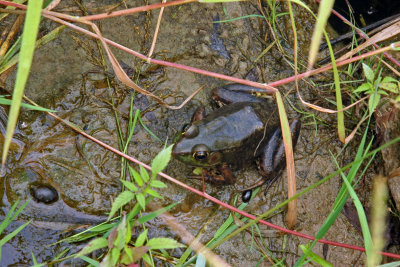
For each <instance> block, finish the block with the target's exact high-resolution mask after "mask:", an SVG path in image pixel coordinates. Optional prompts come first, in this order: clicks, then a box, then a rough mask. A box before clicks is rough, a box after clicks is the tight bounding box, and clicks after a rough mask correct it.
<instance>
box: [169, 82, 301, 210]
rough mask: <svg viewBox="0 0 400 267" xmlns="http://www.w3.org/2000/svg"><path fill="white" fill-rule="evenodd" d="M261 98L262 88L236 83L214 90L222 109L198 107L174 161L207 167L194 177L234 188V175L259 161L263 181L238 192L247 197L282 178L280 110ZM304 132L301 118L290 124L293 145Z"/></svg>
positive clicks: (185, 128)
mask: <svg viewBox="0 0 400 267" xmlns="http://www.w3.org/2000/svg"><path fill="white" fill-rule="evenodd" d="M262 94H264V95H265V90H263V89H260V88H256V87H252V86H248V85H243V84H235V83H234V84H228V85H225V86H222V87H217V88H214V89H213V90H212V98H213V100H214V101H215V102H216V103H217V105H218V106H219V108H218V109H215V110H214V111H212V112H211V113H210V114H206V112H205V108H204V107H202V106H200V107H198V108H197V109H196V111H195V112H194V114H193V116H192V119H191V122H190V123H189V124H186V125H184V126H183V128H182V130H181V131H180V132H179V133H178V134H177V136H176V137H175V138H174V143H175V144H174V146H173V148H172V155H173V157H174V158H176V159H178V160H179V161H181V162H183V163H185V164H188V165H190V166H194V167H201V168H203V171H202V175H197V176H190V178H197V179H203V181H205V182H207V183H210V184H215V185H232V184H235V182H236V176H235V175H234V174H233V171H235V170H239V169H242V168H244V167H247V166H248V165H250V164H251V163H252V162H254V161H255V162H256V163H257V166H258V170H259V173H260V174H261V176H262V177H261V179H259V180H258V181H257V182H255V183H254V184H253V185H251V186H249V187H247V188H245V189H242V190H240V191H242V192H243V195H242V198H243V199H244V198H249V192H251V190H252V189H254V188H257V187H260V186H262V185H263V184H264V183H266V182H267V181H274V180H276V179H277V178H278V177H280V175H281V173H282V170H283V168H284V166H285V162H286V160H285V150H284V144H283V141H282V133H281V127H280V123H279V117H278V111H277V108H276V106H275V105H274V104H273V103H272V101H268V100H267V99H265V98H262V97H259V96H260V95H262ZM300 128H301V122H300V120H299V119H298V118H296V119H294V120H292V121H291V123H290V131H291V135H292V144H293V147H294V146H295V145H296V143H297V140H298V137H299V133H300ZM250 195H251V194H250ZM245 202H247V201H245Z"/></svg>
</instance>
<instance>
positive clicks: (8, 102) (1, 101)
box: [0, 97, 56, 112]
mask: <svg viewBox="0 0 400 267" xmlns="http://www.w3.org/2000/svg"><path fill="white" fill-rule="evenodd" d="M11 102H12V101H11V100H10V99H6V98H1V97H0V104H1V105H11ZM21 107H23V108H27V109H32V110H37V111H47V112H56V111H55V110H52V109H47V108H43V107H40V106H33V105H30V104H25V103H21Z"/></svg>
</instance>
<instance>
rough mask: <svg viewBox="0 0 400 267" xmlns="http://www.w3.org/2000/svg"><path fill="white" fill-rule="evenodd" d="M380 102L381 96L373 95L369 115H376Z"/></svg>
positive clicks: (369, 102) (369, 104)
mask: <svg viewBox="0 0 400 267" xmlns="http://www.w3.org/2000/svg"><path fill="white" fill-rule="evenodd" d="M379 100H381V96H380V95H379V94H371V96H370V97H369V101H368V109H369V114H372V113H374V111H375V109H376V107H377V106H378V104H379Z"/></svg>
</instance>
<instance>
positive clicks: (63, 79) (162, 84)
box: [0, 1, 373, 266]
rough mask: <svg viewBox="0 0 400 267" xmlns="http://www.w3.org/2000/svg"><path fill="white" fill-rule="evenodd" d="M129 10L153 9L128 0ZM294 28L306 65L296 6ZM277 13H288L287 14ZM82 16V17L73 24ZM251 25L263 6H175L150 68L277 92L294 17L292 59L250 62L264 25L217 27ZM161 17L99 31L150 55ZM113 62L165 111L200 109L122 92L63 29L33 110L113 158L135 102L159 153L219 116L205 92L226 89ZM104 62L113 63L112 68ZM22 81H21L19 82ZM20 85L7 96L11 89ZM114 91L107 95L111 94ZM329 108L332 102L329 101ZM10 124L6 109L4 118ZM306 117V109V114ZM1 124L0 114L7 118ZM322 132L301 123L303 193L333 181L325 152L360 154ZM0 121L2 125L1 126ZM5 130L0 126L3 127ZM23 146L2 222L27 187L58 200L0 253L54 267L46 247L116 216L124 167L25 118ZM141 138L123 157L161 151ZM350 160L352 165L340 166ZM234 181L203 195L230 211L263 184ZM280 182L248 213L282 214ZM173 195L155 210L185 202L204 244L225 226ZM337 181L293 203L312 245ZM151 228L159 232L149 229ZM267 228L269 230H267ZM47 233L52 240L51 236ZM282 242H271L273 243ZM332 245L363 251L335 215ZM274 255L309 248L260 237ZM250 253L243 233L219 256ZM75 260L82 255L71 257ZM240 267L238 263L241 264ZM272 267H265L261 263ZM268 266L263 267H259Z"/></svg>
mask: <svg viewBox="0 0 400 267" xmlns="http://www.w3.org/2000/svg"><path fill="white" fill-rule="evenodd" d="M101 2H102V1H96V2H90V1H88V2H87V3H85V6H86V7H87V9H88V10H89V11H90V10H96V8H97V7H100V6H102V5H106V4H110V3H112V4H114V3H116V2H115V1H103V2H104V3H101ZM127 4H128V6H129V7H133V6H140V5H144V4H147V3H144V2H140V1H129V2H128V3H127ZM71 9H76V7H75V5H74V4H73V3H72V2H67V1H66V3H63V6H59V7H58V10H59V11H63V10H71ZM294 9H295V12H298V14H302V15H299V16H296V23H298V24H299V26H298V28H299V29H300V30H299V31H300V32H301V35H300V40H299V41H300V51H301V54H302V56H303V57H304V58H305V57H306V55H307V52H308V51H307V47H308V46H309V40H310V35H311V31H312V25H313V20H312V19H311V18H310V17H308V16H305V15H304V13H305V12H304V11H303V10H300V9H299V8H298V7H295V8H294ZM278 11H279V12H286V11H287V9H286V7H284V6H280V7H278ZM75 14H76V15H78V14H79V15H81V13H75ZM248 14H259V12H258V11H257V7H256V6H255V5H253V4H251V3H250V2H243V3H226V4H199V3H193V4H189V5H183V6H179V7H170V8H167V9H166V10H165V11H164V16H163V18H162V23H161V27H160V33H159V36H158V39H157V45H156V49H155V57H156V58H158V59H164V60H167V61H172V62H177V63H180V64H185V65H188V66H193V67H198V68H202V69H205V70H209V71H214V72H218V73H222V74H226V75H231V76H234V77H240V78H247V79H249V80H254V81H260V82H270V81H275V80H279V79H282V78H286V77H289V76H292V75H293V74H294V73H293V71H292V68H291V66H290V64H289V60H290V57H291V56H290V55H291V54H292V48H291V47H292V43H293V42H292V35H291V30H290V23H289V18H288V17H287V16H282V17H281V18H280V19H279V24H278V27H279V29H280V34H282V36H281V38H282V39H281V45H282V47H283V48H284V50H285V51H286V53H287V56H283V55H282V53H281V52H280V51H278V49H277V48H276V47H273V48H272V49H271V50H270V51H269V52H267V53H266V54H265V55H264V56H263V57H262V58H261V59H260V60H258V61H257V62H255V63H254V61H255V60H256V59H257V57H258V56H259V55H260V53H261V52H262V51H263V50H264V49H265V48H266V47H267V46H268V45H269V44H270V43H271V42H272V41H273V40H272V36H271V34H270V32H269V27H268V25H266V24H265V22H263V21H262V20H260V19H256V18H253V19H241V20H235V21H232V22H229V23H213V22H215V21H218V20H223V19H227V18H235V17H239V16H244V15H248ZM157 16H158V11H151V12H148V13H140V14H135V15H130V16H125V17H120V18H110V19H106V20H103V21H101V22H100V26H101V27H100V28H101V30H102V33H103V35H104V36H105V37H107V38H109V39H111V40H114V41H115V42H117V43H120V44H122V45H124V46H127V47H129V48H131V49H133V50H136V51H139V52H141V53H144V54H146V53H147V52H148V50H149V48H150V45H151V41H152V40H151V38H152V34H153V32H154V28H155V25H156V20H157ZM54 26H55V24H53V23H52V22H49V21H46V20H45V21H44V23H43V26H42V27H43V28H45V29H52V28H53V27H54ZM112 50H113V52H114V53H115V55H116V57H117V58H118V60H119V61H120V62H121V64H122V65H123V66H124V67H125V69H126V71H127V73H128V74H129V75H132V78H133V79H134V80H137V81H138V84H139V85H140V86H142V87H143V88H145V89H146V90H149V91H151V92H153V93H154V94H156V95H159V96H161V97H162V98H164V99H165V101H166V102H167V103H168V104H180V103H181V101H182V100H183V99H184V98H185V97H186V96H188V95H190V94H191V93H192V92H193V91H194V90H195V89H197V88H199V87H201V86H205V89H204V90H203V91H202V92H200V93H199V94H198V95H197V96H196V97H195V98H194V100H192V101H191V102H190V103H189V104H188V105H186V106H185V107H184V108H182V109H181V110H177V111H172V110H168V109H166V108H164V107H161V106H160V105H158V104H157V103H156V102H155V101H153V100H152V99H149V98H147V97H146V96H143V95H134V92H133V91H132V89H130V88H127V87H126V86H124V85H122V84H121V83H120V82H118V81H117V80H116V78H115V76H114V74H113V73H112V69H111V68H110V66H109V64H108V63H106V65H105V66H104V65H102V60H101V55H100V53H99V51H98V46H97V44H96V42H95V41H93V40H92V39H89V38H86V37H85V36H82V35H80V34H78V33H76V32H73V31H71V30H68V29H67V30H65V31H64V32H63V33H62V34H61V35H60V36H59V37H58V38H57V39H56V40H54V41H52V42H50V43H48V44H47V45H46V46H44V47H42V48H40V49H39V50H38V51H37V52H36V53H35V57H34V62H33V66H32V71H31V76H30V77H29V81H28V85H27V87H26V95H27V96H28V97H30V98H31V99H33V100H34V101H36V102H37V103H39V104H41V105H43V106H45V107H47V108H51V109H54V110H56V111H57V115H58V116H60V117H62V118H63V119H66V120H68V121H70V122H72V123H74V124H76V125H78V126H79V127H80V128H82V129H84V130H85V131H86V132H87V133H89V134H91V135H92V136H94V137H96V138H98V139H99V140H101V141H103V142H105V143H107V144H109V145H111V146H113V147H115V148H118V134H119V133H118V130H117V123H116V119H115V114H116V116H117V117H118V119H119V124H120V126H121V129H122V135H123V136H125V134H126V127H127V123H128V118H129V108H130V98H131V96H132V97H134V109H140V110H141V111H142V114H143V122H144V123H145V125H146V126H147V127H148V128H149V129H150V130H151V131H152V132H153V133H155V134H156V135H157V136H158V137H159V138H160V139H161V140H162V141H163V142H164V141H165V140H172V138H173V136H174V135H175V134H176V132H177V130H179V129H181V127H182V125H183V124H184V122H189V121H190V117H191V114H192V113H193V111H194V110H195V109H196V107H197V106H199V105H205V106H206V109H207V110H208V111H210V110H211V109H213V108H214V106H213V104H212V103H211V100H210V98H209V95H210V90H211V89H212V88H215V87H218V86H220V85H222V84H226V83H227V82H225V81H222V80H217V79H214V78H210V77H206V76H201V75H198V74H193V73H190V72H186V71H182V70H176V69H172V68H165V67H161V66H155V65H149V64H146V63H144V62H141V61H140V60H138V59H134V58H133V57H132V56H130V55H127V54H126V53H123V52H121V51H117V50H116V49H113V48H112ZM106 62H107V60H106ZM13 75H15V74H13ZM329 79H330V76H320V77H317V80H319V81H320V82H324V81H325V82H327V81H329ZM13 82H14V77H13V76H11V77H10V78H9V79H8V80H7V83H6V85H5V87H6V88H7V89H9V88H12V85H13ZM108 82H110V88H108V86H107V84H108ZM300 87H301V93H302V94H303V96H304V97H305V98H306V99H308V100H310V101H315V102H318V101H319V100H320V98H321V93H320V92H317V91H318V89H316V88H313V87H312V86H311V84H310V83H307V82H300ZM291 89H293V84H289V85H287V86H283V87H281V88H280V90H282V92H283V93H284V94H286V93H288V100H290V103H292V104H293V105H294V106H295V107H297V108H298V109H299V110H302V109H304V110H305V108H304V107H302V106H301V104H300V103H299V101H298V99H297V97H296V95H295V94H294V91H293V90H291ZM327 97H333V94H332V95H331V96H327ZM286 103H287V104H288V105H287V111H288V113H289V117H292V118H293V117H298V116H299V114H298V113H296V112H295V111H294V110H293V109H292V108H291V106H290V105H289V101H287V102H286ZM0 111H1V114H3V115H2V116H3V118H5V117H4V116H5V115H4V110H3V109H0ZM305 111H307V110H305ZM1 114H0V115H1ZM318 116H320V117H319V119H320V121H321V124H320V125H319V126H318V129H316V128H315V127H314V126H313V125H312V120H311V119H309V118H307V117H306V116H304V117H303V118H302V120H303V125H304V126H303V128H302V130H301V134H300V138H299V141H298V144H297V147H296V153H295V165H296V176H297V177H296V178H297V189H298V190H302V189H305V188H306V187H308V186H309V185H311V184H313V183H315V182H317V181H319V180H320V179H321V178H323V177H325V176H326V175H328V174H330V173H332V172H333V171H335V170H336V168H335V164H334V163H333V162H332V160H331V155H330V152H332V153H333V154H334V155H337V156H339V161H340V164H346V163H348V162H349V161H351V159H352V155H353V153H354V148H343V145H342V144H341V143H340V142H339V141H336V140H337V138H336V131H335V118H334V117H329V116H326V115H320V114H318ZM0 118H1V117H0ZM0 124H1V123H0ZM18 127H19V130H18V135H16V136H15V140H14V142H13V144H14V145H13V147H12V148H13V149H12V151H11V155H10V157H9V160H8V162H7V169H6V172H5V173H3V177H2V178H3V179H2V181H3V183H2V184H1V187H0V190H1V193H2V196H3V197H2V212H3V213H6V212H7V210H8V209H9V207H10V204H12V203H14V202H15V201H16V200H17V199H18V198H20V199H22V201H24V200H26V199H27V198H29V197H30V196H31V191H30V187H31V186H32V184H34V185H36V184H42V185H45V186H51V187H53V188H55V189H56V190H57V192H58V194H59V199H58V201H56V202H55V203H47V204H46V203H42V202H36V201H34V200H31V202H30V203H29V204H28V206H27V209H26V210H24V211H23V214H22V215H21V216H20V217H19V220H20V221H18V222H16V223H15V224H13V225H12V227H11V228H10V229H7V230H8V231H9V232H10V231H12V230H13V229H15V227H17V226H18V225H20V222H21V221H26V220H29V219H32V220H34V223H33V224H32V226H29V227H28V228H26V229H25V230H24V231H23V232H22V233H21V234H20V235H21V237H19V238H16V239H14V240H12V241H11V242H10V243H9V244H7V245H6V247H4V248H3V255H5V254H4V253H7V255H8V256H7V257H3V258H2V262H1V264H0V265H1V266H7V265H13V264H14V265H16V264H22V265H26V264H32V261H31V258H30V250H31V249H32V251H33V253H34V254H35V256H36V258H37V259H38V261H39V262H42V261H48V260H51V259H52V258H53V257H54V256H55V255H57V253H59V252H60V251H61V248H63V247H62V246H60V245H59V246H52V247H49V248H46V250H44V249H43V250H41V249H38V246H35V247H32V244H33V243H36V244H40V245H39V247H45V246H46V245H48V244H50V243H53V242H54V241H55V240H57V239H59V238H61V237H63V236H65V234H64V233H62V231H61V230H60V229H65V228H67V227H71V226H73V225H77V224H78V225H80V224H96V223H98V222H99V221H101V220H104V216H106V215H107V212H108V211H109V209H110V205H111V200H112V199H113V198H115V196H116V195H117V194H118V192H119V191H120V187H121V185H120V183H119V180H118V179H119V178H120V171H119V170H120V167H121V161H120V159H119V158H118V157H117V156H115V155H114V154H112V153H111V152H108V151H106V150H104V149H103V148H100V147H99V146H97V145H95V144H94V143H92V142H91V141H88V140H85V139H84V138H83V137H81V136H79V135H77V134H76V133H75V132H74V131H72V130H71V129H69V128H67V127H65V126H64V125H62V124H60V123H59V122H58V121H55V120H54V119H52V118H50V117H49V116H46V115H45V114H43V113H39V112H33V111H27V110H23V111H22V112H21V116H20V120H19V123H18ZM163 142H159V141H157V140H156V139H154V138H153V137H151V136H150V135H149V134H148V133H147V132H146V131H145V130H144V129H143V128H142V127H140V126H137V127H136V130H135V134H134V136H133V139H132V141H131V143H130V146H129V149H128V154H129V155H132V156H133V157H135V158H137V159H139V160H141V161H143V162H145V163H150V162H151V160H152V158H153V157H154V156H155V155H156V154H157V152H158V151H160V150H161V148H162V147H163ZM344 155H345V156H344ZM165 172H166V173H168V174H170V175H171V176H173V177H176V178H178V179H179V180H182V181H184V182H185V183H187V184H189V185H191V186H194V187H196V188H201V183H198V182H196V181H193V180H189V179H187V178H186V177H187V175H188V174H189V173H190V172H191V168H189V167H187V166H185V165H183V164H182V163H180V162H177V161H175V160H172V161H171V163H170V164H169V166H168V167H167V169H166V171H165ZM236 176H237V177H238V178H239V179H238V182H237V184H236V185H234V186H225V187H216V186H212V185H207V193H209V194H210V195H212V196H215V197H217V198H218V199H221V200H222V201H225V202H230V201H231V199H232V198H233V197H234V196H235V195H236V194H238V190H237V188H243V187H245V186H246V185H247V186H248V185H251V184H252V183H253V182H254V181H256V180H258V179H259V174H258V172H257V170H256V167H255V165H254V166H251V167H249V168H247V169H244V170H240V171H238V172H236ZM372 176H373V174H371V175H367V176H366V178H365V182H363V183H361V185H360V187H361V191H362V192H364V193H363V194H364V195H363V197H362V198H363V201H365V202H366V203H368V197H369V194H368V191H369V188H370V184H369V180H370V179H371V177H372ZM285 181H286V175H285V173H284V174H283V176H282V179H280V180H279V181H278V182H276V183H275V184H274V185H273V186H272V187H271V188H270V190H269V191H268V193H267V194H266V195H264V194H263V190H261V192H260V194H259V195H258V196H257V197H256V198H255V199H254V200H252V201H251V202H250V204H249V206H248V207H247V208H246V211H248V212H250V213H252V214H255V215H257V214H261V213H263V212H266V211H267V210H269V209H270V208H272V207H274V206H276V205H277V204H279V203H280V202H282V201H283V200H285V198H286V188H287V187H286V182H285ZM166 183H167V185H168V190H160V194H162V196H163V197H164V199H163V200H160V201H158V202H159V204H161V205H163V206H166V205H168V204H171V203H174V202H179V203H180V204H179V205H178V206H176V207H175V208H174V209H173V210H171V213H172V215H173V216H174V217H175V218H176V219H177V220H178V221H179V222H180V223H181V224H183V225H184V226H185V227H186V229H187V230H188V231H189V232H190V233H192V234H193V235H197V233H198V232H199V231H200V229H201V228H202V227H203V226H204V225H205V224H207V231H206V233H205V234H204V235H203V237H202V239H201V240H202V241H204V242H206V241H207V240H209V239H210V238H211V237H212V236H213V234H214V232H215V230H216V229H218V227H219V226H220V225H221V224H222V223H223V222H224V220H225V219H226V218H227V217H228V215H229V212H228V211H226V210H223V209H221V208H218V207H217V206H216V205H214V204H213V203H210V202H209V201H207V200H204V199H202V198H201V197H199V196H197V195H194V194H193V193H191V192H189V191H186V190H184V189H182V188H180V187H178V186H177V185H175V184H172V183H169V182H166ZM341 184H342V183H341V179H340V177H335V178H332V179H331V180H329V181H328V182H327V183H324V184H323V185H321V186H320V187H318V189H317V190H312V191H311V192H309V193H307V194H306V195H304V196H303V197H301V198H300V199H299V200H298V208H299V210H298V214H299V218H298V224H297V226H296V228H295V230H297V231H300V232H303V233H305V234H309V235H315V234H316V233H317V231H318V230H319V227H320V226H321V224H322V223H323V221H324V220H325V218H326V217H327V215H328V214H329V212H330V210H331V207H332V203H333V202H334V200H335V197H336V194H337V192H338V191H339V189H340V186H341ZM284 215H285V212H284V211H282V212H280V213H278V214H276V215H275V216H273V217H272V218H270V219H269V221H271V222H272V223H276V224H278V225H282V226H285V216H284ZM152 226H153V227H152ZM149 228H150V232H151V235H154V236H156V235H158V236H172V237H174V236H175V234H174V233H172V232H171V231H170V230H169V228H168V226H167V224H166V223H165V222H163V221H162V220H161V219H156V220H154V222H152V223H150V224H149ZM260 228H261V229H262V230H263V231H264V230H270V229H266V228H265V227H263V226H260ZM48 229H50V230H48ZM274 236H275V235H274ZM326 238H327V239H331V240H334V241H338V242H344V243H348V244H354V245H359V246H362V245H363V241H362V237H361V235H360V233H359V232H357V230H356V229H355V228H354V227H353V226H352V225H351V224H350V223H349V222H348V221H347V219H346V218H345V217H344V216H342V215H340V216H339V218H338V220H337V221H336V223H335V224H334V225H333V227H332V228H331V230H330V231H329V232H328V234H327V235H326ZM265 242H266V244H267V246H268V248H269V249H270V250H271V251H273V252H274V254H275V256H276V257H277V258H283V257H285V265H287V266H291V265H293V263H294V262H295V261H296V259H298V256H299V255H300V254H301V250H300V248H299V245H300V244H304V243H307V240H304V239H300V238H297V237H293V236H285V237H276V236H275V237H268V236H267V237H265ZM249 244H252V237H251V234H249V233H242V234H239V235H238V236H236V237H234V238H233V239H231V240H229V241H227V242H226V243H224V244H223V245H221V246H220V247H219V248H218V249H216V253H217V254H219V255H220V256H221V257H222V258H223V259H225V260H226V261H227V262H228V263H230V264H232V265H234V266H239V265H240V266H254V265H256V263H257V262H258V261H259V260H260V259H261V258H262V254H261V253H260V252H259V250H257V249H256V247H252V246H249ZM74 251H75V250H74ZM314 252H315V253H317V254H318V255H321V256H322V255H326V260H327V261H329V262H331V263H332V264H333V265H334V266H350V265H352V266H361V265H362V262H363V260H364V254H363V253H361V252H354V251H350V250H347V249H342V248H337V247H329V248H328V250H326V249H325V248H324V247H323V246H322V245H317V246H316V247H315V249H314ZM238 263H240V264H239V265H238ZM263 264H264V265H265V266H266V265H267V264H268V263H267V261H266V260H264V261H263ZM264 265H263V266H264Z"/></svg>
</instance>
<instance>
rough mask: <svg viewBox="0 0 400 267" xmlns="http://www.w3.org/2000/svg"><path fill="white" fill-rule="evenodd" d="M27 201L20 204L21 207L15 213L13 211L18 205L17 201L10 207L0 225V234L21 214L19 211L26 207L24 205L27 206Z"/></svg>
mask: <svg viewBox="0 0 400 267" xmlns="http://www.w3.org/2000/svg"><path fill="white" fill-rule="evenodd" d="M29 201H30V199H28V200H27V201H25V203H24V204H22V205H21V207H19V208H18V210H17V211H16V212H14V210H15V209H16V208H17V206H18V204H19V199H18V200H17V202H15V203H14V204H13V205H12V207H11V209H10V211H9V212H8V213H7V215H6V217H5V218H4V220H3V221H2V222H1V224H0V234H1V233H2V232H3V231H4V229H5V228H6V227H7V226H8V225H9V224H10V223H11V222H12V221H13V220H14V219H15V218H16V217H17V216H18V215H19V214H20V213H21V211H22V210H23V209H24V208H25V207H26V205H28V203H29Z"/></svg>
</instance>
